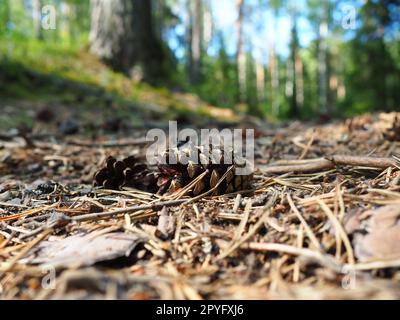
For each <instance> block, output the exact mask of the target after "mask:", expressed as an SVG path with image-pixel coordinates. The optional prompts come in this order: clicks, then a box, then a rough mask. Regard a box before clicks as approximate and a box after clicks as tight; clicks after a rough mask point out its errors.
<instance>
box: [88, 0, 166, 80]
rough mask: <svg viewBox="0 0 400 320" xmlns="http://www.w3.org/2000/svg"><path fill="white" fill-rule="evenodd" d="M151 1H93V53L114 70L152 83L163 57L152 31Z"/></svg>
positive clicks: (157, 74)
mask: <svg viewBox="0 0 400 320" xmlns="http://www.w3.org/2000/svg"><path fill="white" fill-rule="evenodd" d="M152 25H153V23H152V9H151V1H142V0H91V32H90V49H91V51H92V52H93V53H94V54H96V55H97V56H98V57H100V58H101V59H103V60H104V61H106V62H107V63H108V64H110V65H111V66H112V67H113V68H114V69H116V70H119V71H122V72H124V73H126V74H129V75H131V76H133V77H135V78H137V79H138V80H144V81H148V82H152V81H154V80H156V79H158V78H161V77H163V76H164V71H163V62H164V58H165V56H164V53H163V50H162V46H161V42H160V40H159V39H158V38H157V37H156V36H155V34H154V31H153V27H152Z"/></svg>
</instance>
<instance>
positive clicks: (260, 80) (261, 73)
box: [256, 50, 265, 102]
mask: <svg viewBox="0 0 400 320" xmlns="http://www.w3.org/2000/svg"><path fill="white" fill-rule="evenodd" d="M260 51H261V50H260ZM261 58H262V55H261V52H260V53H259V57H258V58H257V60H256V81H257V99H258V101H259V102H264V101H265V69H264V65H263V63H262V60H261Z"/></svg>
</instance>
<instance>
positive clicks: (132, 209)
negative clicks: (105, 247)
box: [70, 199, 188, 221]
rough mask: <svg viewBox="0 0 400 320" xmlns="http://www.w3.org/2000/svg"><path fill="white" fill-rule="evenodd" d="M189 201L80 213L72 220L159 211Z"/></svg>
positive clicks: (163, 202) (172, 201)
mask: <svg viewBox="0 0 400 320" xmlns="http://www.w3.org/2000/svg"><path fill="white" fill-rule="evenodd" d="M187 201H188V200H187V199H179V200H171V201H162V202H155V203H151V204H146V205H140V206H133V207H127V208H123V209H117V210H114V211H107V212H99V213H89V214H83V215H80V216H75V217H72V218H70V220H71V221H86V220H94V219H95V220H97V219H102V218H108V217H110V216H114V215H120V214H125V213H132V212H136V211H142V210H153V211H157V210H160V209H162V207H172V206H177V205H180V204H182V203H185V202H187Z"/></svg>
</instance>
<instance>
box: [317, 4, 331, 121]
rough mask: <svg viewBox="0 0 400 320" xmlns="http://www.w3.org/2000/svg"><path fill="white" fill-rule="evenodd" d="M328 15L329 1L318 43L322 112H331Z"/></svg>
mask: <svg viewBox="0 0 400 320" xmlns="http://www.w3.org/2000/svg"><path fill="white" fill-rule="evenodd" d="M328 15H329V3H328V2H327V4H324V5H323V8H322V18H321V21H320V24H319V45H318V88H319V107H320V112H321V113H322V114H329V113H330V110H329V109H330V108H329V106H328V68H327V50H328V45H327V42H326V40H327V39H326V38H327V36H328Z"/></svg>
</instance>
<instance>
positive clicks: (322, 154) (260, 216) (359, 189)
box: [0, 113, 400, 299]
mask: <svg viewBox="0 0 400 320" xmlns="http://www.w3.org/2000/svg"><path fill="white" fill-rule="evenodd" d="M397 117H399V115H397ZM397 119H398V118H396V114H395V113H391V114H381V115H364V116H360V117H356V118H353V119H352V120H347V121H336V122H332V123H328V124H325V125H318V126H316V125H312V124H305V123H300V122H295V123H293V124H291V125H289V126H286V127H279V128H278V127H277V128H272V127H271V128H270V127H269V125H268V124H263V126H264V127H260V128H257V132H258V134H257V139H256V143H255V153H254V154H255V158H256V159H255V166H256V170H255V172H254V183H253V189H252V190H251V192H249V190H247V191H246V192H245V191H243V192H242V191H236V192H233V193H230V194H224V195H212V194H210V193H208V194H204V195H203V194H200V196H198V197H196V198H192V197H190V196H188V195H189V192H185V193H183V192H180V191H179V190H178V191H177V192H176V193H170V194H157V193H152V192H147V191H146V190H138V189H136V188H134V187H133V188H132V187H122V188H121V190H109V189H99V188H95V187H93V186H92V185H91V182H92V177H93V175H94V173H95V172H96V171H97V170H98V169H99V168H100V167H101V164H102V163H103V162H104V161H105V160H106V159H107V158H108V157H109V156H112V157H115V158H119V159H124V158H126V157H127V156H129V155H132V154H135V155H139V156H140V155H145V148H146V143H144V142H143V141H144V137H145V133H146V132H145V131H140V130H135V131H134V132H132V136H131V137H132V139H133V140H129V141H128V140H127V139H126V133H124V136H123V137H121V136H118V135H111V134H107V135H97V136H96V137H95V138H88V137H85V136H84V135H74V136H69V135H68V136H55V137H50V138H49V137H46V136H40V137H39V136H33V135H32V136H30V138H31V140H32V142H33V144H34V146H33V147H27V145H26V141H24V140H23V139H21V137H19V136H18V135H16V136H15V137H10V138H9V139H6V140H2V141H0V159H2V161H1V162H0V174H1V175H0V298H2V299H3V298H4V299H7V298H17V299H54V298H56V299H57V298H67V299H74V298H85V299H98V298H99V299H104V298H110V299H235V298H244V299H248V298H255V299H270V298H274V299H335V298H338V299H362V298H369V299H381V298H388V299H398V298H399V296H400V252H399V245H398V243H399V240H400V238H399V235H400V229H399V226H400V223H399V216H400V213H399V209H398V208H399V204H400V183H399V181H400V171H399V157H398V155H399V154H400V144H399V142H398V140H397V138H396V139H394V138H393V139H392V138H390V139H389V138H388V136H387V134H388V132H390V133H393V132H394V129H391V128H393V126H394V124H395V123H397V122H398V120H397ZM396 128H397V127H396ZM388 130H389V131H388ZM396 132H397V131H396ZM271 168H272V169H271ZM282 169H284V170H282ZM304 169H307V170H304ZM186 191H187V190H186ZM43 266H53V267H54V268H55V269H56V270H57V272H56V279H57V281H56V287H55V290H46V289H45V288H43V285H41V284H42V283H43V281H42V280H43V278H44V275H43V270H42V269H41V267H43ZM46 279H47V278H46Z"/></svg>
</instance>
